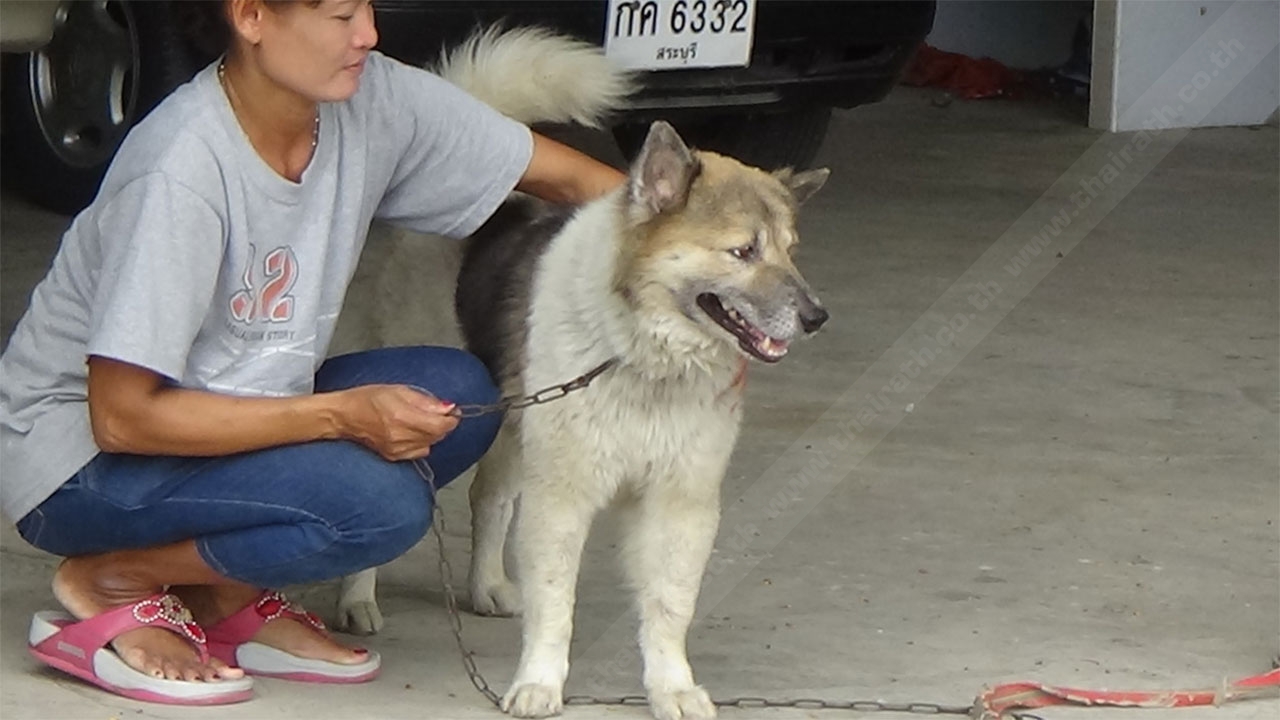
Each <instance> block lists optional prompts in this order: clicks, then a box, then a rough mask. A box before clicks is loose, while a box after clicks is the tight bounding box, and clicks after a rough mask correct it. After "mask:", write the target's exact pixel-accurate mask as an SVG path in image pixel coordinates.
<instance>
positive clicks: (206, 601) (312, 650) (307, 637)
mask: <svg viewBox="0 0 1280 720" xmlns="http://www.w3.org/2000/svg"><path fill="white" fill-rule="evenodd" d="M172 592H173V593H174V594H176V595H177V596H178V597H180V598H182V601H183V602H184V603H186V604H187V607H189V608H191V612H192V613H193V614H194V615H195V617H196V622H198V623H200V624H201V625H203V626H204V627H206V628H208V627H213V626H214V625H216V624H217V622H218V621H219V620H222V619H223V618H225V617H228V616H230V615H231V614H233V613H235V612H238V611H239V610H241V609H242V608H244V607H245V606H246V605H248V604H249V603H251V602H253V601H255V600H257V599H258V596H259V594H260V593H261V592H262V591H261V590H259V589H257V588H246V587H245V586H228V585H200V586H187V587H177V588H172ZM253 642H257V643H262V644H263V645H266V646H268V647H273V648H275V649H277V650H283V651H284V652H287V653H289V654H290V655H296V656H298V657H301V658H307V659H309V660H324V661H327V662H332V663H338V664H341V665H358V664H360V663H362V662H364V661H366V660H368V659H369V651H367V650H364V649H352V648H349V647H346V646H345V645H342V644H340V643H338V642H336V641H335V640H334V639H333V638H331V637H329V636H328V635H323V634H321V633H319V632H316V630H315V628H313V627H311V626H310V625H307V624H306V623H303V622H300V621H298V620H293V619H290V618H289V617H287V616H285V617H279V618H276V619H275V620H271V621H269V622H267V623H266V624H265V625H263V626H262V629H261V630H259V631H258V632H257V634H255V635H254V636H253Z"/></svg>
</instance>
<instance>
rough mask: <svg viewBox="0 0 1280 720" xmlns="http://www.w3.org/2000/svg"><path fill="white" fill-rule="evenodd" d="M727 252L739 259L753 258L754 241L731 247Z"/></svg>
mask: <svg viewBox="0 0 1280 720" xmlns="http://www.w3.org/2000/svg"><path fill="white" fill-rule="evenodd" d="M729 254H730V255H732V256H734V257H736V258H738V259H739V260H754V259H755V258H756V246H755V243H752V244H750V245H743V246H741V247H736V248H733V249H732V250H730V251H729Z"/></svg>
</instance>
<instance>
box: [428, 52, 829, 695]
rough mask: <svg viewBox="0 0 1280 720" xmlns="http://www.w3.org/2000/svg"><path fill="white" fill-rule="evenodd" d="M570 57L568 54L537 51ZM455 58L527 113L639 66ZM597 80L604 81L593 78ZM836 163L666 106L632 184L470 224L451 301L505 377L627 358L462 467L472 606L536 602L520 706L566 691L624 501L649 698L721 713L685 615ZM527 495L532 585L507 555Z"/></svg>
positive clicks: (620, 79) (626, 554)
mask: <svg viewBox="0 0 1280 720" xmlns="http://www.w3.org/2000/svg"><path fill="white" fill-rule="evenodd" d="M570 56H572V57H573V58H575V60H574V62H575V63H577V65H576V66H575V70H574V72H573V73H572V74H570V75H567V76H564V77H560V76H557V75H556V74H555V73H550V72H547V71H546V68H548V67H551V66H552V61H554V59H555V58H557V57H559V58H561V59H563V58H566V57H570ZM535 68H536V69H535ZM531 73H534V74H536V76H537V77H536V79H535V78H533V77H531V76H530V74H531ZM442 74H443V75H444V76H445V77H447V78H449V79H451V80H453V81H454V82H456V83H458V84H459V85H461V86H462V87H463V88H464V89H467V90H469V91H470V92H472V93H473V94H475V95H477V96H479V97H480V98H481V99H483V100H485V101H487V102H489V103H490V104H492V105H494V106H495V107H497V108H498V109H499V110H502V111H503V112H506V113H508V114H510V115H511V116H513V117H516V118H517V119H519V120H521V121H524V122H536V121H542V120H547V119H560V118H561V117H563V113H562V112H559V111H562V110H563V109H564V108H566V107H570V106H572V107H576V108H586V110H585V111H583V112H579V113H577V117H575V118H574V119H576V120H578V121H579V122H583V121H586V122H591V121H593V120H594V119H595V118H596V117H598V116H599V113H602V112H604V111H607V110H608V109H609V108H610V107H611V106H613V105H614V104H616V103H617V102H618V101H619V100H620V95H619V93H618V92H617V91H618V89H619V88H623V87H625V83H626V78H625V77H624V76H622V75H620V74H618V73H616V72H614V71H612V70H610V69H609V67H608V65H607V63H605V61H604V59H603V57H601V56H600V54H599V51H598V50H597V49H595V48H594V47H592V46H587V45H584V44H581V43H576V42H575V41H569V40H565V39H563V38H558V37H555V36H550V35H547V34H545V33H533V34H521V33H516V34H514V35H512V34H506V35H498V34H494V33H489V34H487V35H484V36H482V37H481V38H479V39H477V40H475V41H472V42H471V43H469V44H468V45H467V46H465V47H464V49H463V50H462V51H461V52H456V53H454V54H453V56H452V57H451V60H450V62H448V63H446V64H445V65H444V66H443V71H442ZM584 78H592V79H593V82H594V83H595V87H596V88H603V89H604V90H606V91H607V92H599V90H591V89H587V88H584V86H583V85H582V84H581V81H582V80H583V79H584ZM569 95H576V96H575V97H573V98H572V99H565V98H566V97H568V96H569ZM549 96H554V97H557V98H559V99H558V100H556V101H555V103H554V107H555V109H556V110H557V111H558V112H557V114H556V115H550V114H549V111H548V110H547V109H546V108H544V107H543V103H544V101H545V99H546V98H547V97H549ZM827 174H828V173H827V171H826V170H818V171H810V172H802V173H792V172H790V171H782V172H778V173H768V172H765V171H762V170H759V169H755V168H751V167H747V166H745V165H742V164H741V163H738V162H737V161H735V160H733V159H730V158H727V157H722V156H719V155H715V154H712V153H707V152H698V151H694V150H691V149H689V148H688V147H686V146H685V144H684V143H683V142H682V141H681V139H680V137H679V136H678V135H677V133H676V132H675V131H674V130H673V129H672V128H671V127H670V126H669V125H667V124H665V123H655V124H654V125H653V126H652V127H651V129H650V131H649V135H648V138H647V140H646V141H645V143H644V146H643V148H642V149H641V151H640V153H639V155H638V157H637V159H636V160H635V162H634V164H633V166H632V167H631V169H630V172H629V176H628V180H627V182H626V184H625V186H623V187H622V188H620V189H618V190H617V191H615V192H613V193H611V194H609V195H607V196H605V197H603V198H601V199H599V200H597V201H595V202H592V203H590V204H588V205H585V206H583V207H580V208H557V207H554V206H550V205H547V204H544V203H541V202H539V201H535V200H533V199H530V198H525V197H515V198H513V199H512V200H511V201H509V202H508V203H507V204H506V205H504V206H503V208H502V209H500V210H499V211H498V213H497V214H495V215H494V217H493V218H492V219H491V220H490V221H489V222H488V223H487V224H486V225H485V226H484V227H483V228H482V229H481V230H480V231H479V232H477V233H476V234H475V236H473V237H472V238H470V239H469V240H468V243H467V246H466V251H465V257H464V259H463V262H462V269H461V272H460V274H459V277H458V285H457V294H456V304H457V313H458V319H459V323H460V327H461V330H462V334H463V336H464V338H465V340H466V344H467V347H468V348H469V349H470V350H471V351H472V352H474V353H475V354H476V355H478V356H479V357H480V358H481V359H482V360H483V361H484V362H485V364H486V365H487V366H488V367H489V369H490V372H492V373H493V375H494V377H495V378H496V379H497V381H498V382H499V383H500V385H501V386H502V388H503V390H504V394H521V393H524V392H527V391H530V390H535V389H538V388H543V387H546V386H550V385H554V384H557V383H561V382H564V381H566V380H568V379H570V378H573V377H575V376H578V375H580V374H582V373H584V372H586V371H588V370H590V369H592V368H594V367H596V366H598V365H600V364H601V363H603V362H605V361H608V360H614V361H615V364H614V365H613V366H612V367H611V368H610V369H609V370H608V371H606V372H605V373H604V374H602V375H601V376H599V377H598V378H597V379H596V380H595V381H594V382H593V383H592V384H591V385H590V387H588V388H587V389H585V390H582V391H580V392H577V393H575V394H572V395H569V396H567V397H565V398H563V399H561V400H557V401H555V402H552V403H548V404H545V405H538V406H534V407H530V408H528V409H527V410H525V411H523V412H520V413H512V414H510V415H509V416H508V417H507V419H506V423H505V425H504V426H503V429H502V431H501V433H500V435H499V438H498V441H497V442H496V443H495V446H494V448H493V449H492V450H490V452H489V453H488V454H487V455H486V456H485V458H484V459H483V460H482V461H481V463H480V467H479V470H478V472H477V475H476V479H475V481H474V482H473V484H472V487H471V503H472V517H473V528H472V533H473V539H472V543H473V553H472V564H471V578H470V589H471V597H472V602H473V605H474V607H475V609H476V611H477V612H480V613H483V614H499V615H503V614H516V613H522V614H523V626H524V634H523V640H524V645H523V651H522V654H521V658H520V663H519V667H518V670H517V673H516V677H515V680H514V682H513V683H512V686H511V688H510V690H508V692H507V693H506V696H505V697H504V699H503V703H502V705H503V709H504V710H506V711H507V712H508V713H510V714H512V715H515V716H518V717H542V716H546V715H552V714H555V713H558V712H559V711H560V710H561V707H562V691H563V687H564V683H565V680H566V677H567V675H568V670H569V642H570V636H571V633H572V623H573V608H574V587H575V584H576V581H577V576H578V569H579V562H580V558H581V555H582V550H583V544H584V542H585V540H586V537H587V532H588V529H589V528H590V526H591V522H592V519H593V517H594V516H595V515H596V514H597V513H598V512H600V511H601V510H602V509H604V508H606V507H610V506H611V507H613V508H614V509H616V510H617V512H618V514H619V517H620V518H621V527H622V532H621V537H622V547H621V552H622V560H623V566H624V569H625V573H626V576H627V578H628V580H629V583H630V585H631V587H632V588H633V590H634V592H635V595H636V604H637V608H638V610H639V614H640V620H641V629H640V647H641V651H642V654H643V659H644V678H643V680H644V686H645V689H646V691H647V694H648V697H649V701H650V707H651V709H652V711H653V714H654V715H655V716H656V717H658V718H660V719H662V720H674V719H677V718H710V717H714V715H715V707H714V705H713V704H712V703H711V700H710V698H709V697H708V695H707V693H706V691H705V690H703V689H702V688H701V687H700V686H698V685H697V684H696V682H695V681H694V677H693V671H692V669H691V668H690V666H689V662H688V660H687V657H686V653H685V640H686V635H687V632H688V629H689V624H690V622H691V620H692V618H693V612H694V606H695V603H696V601H697V596H698V589H699V586H700V584H701V580H702V575H703V570H704V568H705V566H706V563H707V560H708V557H709V555H710V553H711V548H712V544H713V542H714V540H715V535H716V529H717V525H718V521H719V514H720V485H721V480H722V479H723V477H724V473H725V469H726V467H727V465H728V462H729V457H730V454H731V453H732V451H733V446H734V443H735V441H736V439H737V435H738V429H739V425H740V421H741V418H742V398H741V395H742V392H743V385H744V383H743V379H744V373H745V369H746V363H747V361H748V359H749V358H754V359H756V360H760V361H763V362H768V363H773V362H777V361H778V360H780V359H782V357H783V356H784V355H785V354H786V353H787V350H788V345H789V344H790V343H791V342H792V341H793V340H794V339H796V338H797V337H799V336H801V335H804V334H807V333H811V332H814V331H816V330H817V329H818V328H819V327H820V326H821V325H822V323H823V322H825V321H826V319H827V313H826V311H825V310H823V309H822V307H821V305H820V304H819V302H818V300H817V299H816V298H815V297H814V296H813V293H812V292H811V291H810V289H809V287H808V285H807V284H806V283H805V281H804V279H803V278H802V277H801V275H800V273H799V271H798V270H797V269H796V267H795V265H794V264H793V263H792V255H793V253H794V252H795V249H796V244H797V241H798V237H797V234H796V229H795V220H796V212H797V209H798V207H799V205H800V203H802V202H803V201H804V200H805V199H806V198H807V197H808V196H809V195H811V194H812V193H813V192H815V191H816V190H818V189H819V188H820V187H821V186H822V184H823V183H824V182H825V180H826V178H827ZM517 497H518V498H519V501H520V503H519V512H518V515H517V517H516V524H515V533H514V542H515V545H516V547H515V557H516V558H517V562H518V564H519V567H518V576H519V578H520V586H519V589H517V587H516V585H515V584H514V583H512V582H511V580H510V579H509V578H508V574H507V572H506V569H505V568H504V562H503V554H504V553H503V547H504V543H505V541H506V538H507V531H508V525H509V523H510V522H511V520H512V517H513V514H516V513H514V510H515V500H516V499H517Z"/></svg>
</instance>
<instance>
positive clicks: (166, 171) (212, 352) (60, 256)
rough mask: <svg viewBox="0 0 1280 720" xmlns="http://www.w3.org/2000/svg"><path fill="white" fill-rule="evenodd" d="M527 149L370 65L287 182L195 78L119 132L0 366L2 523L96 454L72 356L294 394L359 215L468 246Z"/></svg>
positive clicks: (358, 238) (316, 350) (444, 90)
mask: <svg viewBox="0 0 1280 720" xmlns="http://www.w3.org/2000/svg"><path fill="white" fill-rule="evenodd" d="M532 152H533V142H532V135H531V134H530V132H529V129H528V128H527V127H525V126H523V125H521V124H519V123H517V122H515V121H512V120H510V119H508V118H505V117H503V116H501V115H499V114H498V113H497V112H496V111H494V110H493V109H491V108H490V107H488V106H487V105H484V104H483V103H481V102H479V101H477V100H475V99H474V98H472V97H470V96H469V95H467V94H465V93H464V92H462V91H461V90H459V89H457V88H455V87H454V86H452V85H450V84H449V83H447V82H445V81H444V80H441V79H440V78H438V77H436V76H434V75H431V74H430V73H427V72H425V71H422V70H419V69H417V68H413V67H410V66H407V65H404V64H401V63H399V62H397V61H395V60H392V59H390V58H387V57H384V56H382V55H379V54H377V53H374V54H372V55H371V56H370V57H369V60H368V63H367V64H366V66H365V70H364V75H363V76H362V78H361V83H360V89H359V90H358V91H357V92H356V94H355V95H354V96H353V97H352V98H351V99H350V100H347V101H346V102H342V103H331V104H323V105H321V107H320V126H319V138H318V145H317V147H316V150H315V153H314V156H313V157H312V160H311V164H310V165H309V166H308V167H307V169H306V171H305V172H304V173H303V176H302V180H301V182H299V183H294V182H292V181H289V180H287V179H285V178H284V177H281V176H280V175H278V174H277V173H276V172H275V171H273V170H272V169H271V168H270V167H268V166H267V165H266V163H265V162H263V160H262V159H261V158H260V157H259V156H258V155H257V153H256V152H255V151H254V150H253V147H252V146H251V145H250V144H249V141H248V139H247V138H246V137H245V135H244V133H243V131H242V130H241V128H240V125H239V124H238V122H237V121H236V119H235V115H234V114H233V113H232V111H231V107H230V105H229V104H228V102H227V99H226V96H225V95H224V93H223V91H222V88H221V85H220V84H219V82H218V79H217V74H216V71H215V67H214V66H212V65H211V66H210V67H208V68H206V69H205V70H203V71H202V72H201V73H200V74H199V75H197V76H196V77H195V78H194V79H193V80H192V81H191V82H189V83H187V84H186V85H184V86H182V87H180V88H178V89H177V90H176V91H174V93H173V94H172V95H171V96H170V97H169V98H167V99H166V100H165V101H164V102H163V103H161V104H160V105H159V106H158V107H157V108H156V109H155V110H154V111H153V112H152V113H151V115H150V116H148V117H147V118H146V119H145V120H144V121H143V122H142V123H140V124H139V125H138V126H137V127H136V128H134V129H133V131H132V132H131V133H130V134H129V136H128V137H127V138H126V139H125V141H124V144H123V145H122V146H121V148H120V151H119V153H118V154H117V155H116V158H115V160H114V162H113V163H112V166H111V169H110V171H109V172H108V173H107V177H106V179H105V180H104V182H103V185H102V188H101V190H100V191H99V194H98V197H97V199H95V200H94V202H93V204H92V205H90V206H89V207H88V208H87V209H86V210H84V211H83V212H82V213H80V215H78V216H77V217H76V218H75V220H74V221H73V222H72V224H71V227H70V229H68V230H67V233H66V235H65V236H64V237H63V239H62V246H61V248H60V249H59V251H58V253H57V256H56V257H55V258H54V261H53V267H52V268H51V269H50V271H49V274H48V276H46V277H45V279H44V280H43V281H41V283H40V284H39V285H38V286H37V287H36V289H35V291H34V293H33V294H32V297H31V305H30V308H29V309H28V310H27V313H26V314H25V315H24V316H23V318H22V320H21V321H20V322H19V323H18V326H17V328H16V330H15V331H14V333H13V336H12V338H11V339H10V343H9V346H8V348H7V350H6V351H5V353H4V355H3V356H0V465H2V468H0V511H3V513H4V515H6V516H7V517H8V518H10V519H11V520H13V521H17V520H18V519H21V518H22V517H23V516H24V515H25V514H26V513H28V512H30V511H31V510H32V509H34V508H35V507H36V506H37V505H39V504H40V503H41V502H43V501H44V500H45V498H47V497H49V496H50V495H52V494H53V493H54V491H56V490H57V488H58V487H59V486H60V485H61V484H62V483H63V482H65V481H66V480H67V479H69V478H70V477H71V476H72V475H73V474H75V472H76V471H77V470H79V469H80V468H81V467H83V466H84V464H85V463H87V462H88V461H89V460H91V459H92V458H93V456H94V455H96V454H97V453H98V448H97V446H96V445H95V444H94V441H93V436H92V433H91V431H90V426H89V413H88V404H87V401H86V398H87V392H86V381H87V366H86V360H87V359H88V356H89V355H100V356H104V357H109V358H114V359H117V360H122V361H124V362H128V363H132V364H134V365H139V366H142V367H144V368H148V369H150V370H153V371H155V372H157V373H160V374H161V375H164V376H165V377H167V378H170V379H171V380H172V381H174V382H175V383H177V384H179V385H181V386H183V387H189V388H198V389H203V390H210V391H215V392H219V393H226V394H233V395H241V396H244V395H256V396H268V397H280V396H291V395H299V394H305V393H309V392H311V391H312V389H313V384H312V383H313V377H314V373H315V371H316V369H317V367H318V366H319V364H320V362H321V361H322V360H323V359H324V357H325V354H326V351H327V349H328V346H329V341H330V339H331V337H332V335H333V328H334V323H335V321H336V320H337V316H338V311H339V309H340V308H341V305H342V299H343V296H344V294H345V292H346V289H347V285H348V283H349V282H350V280H351V276H352V273H353V272H354V271H355V267H356V261H357V259H358V257H359V254H360V251H361V248H362V247H363V246H364V242H365V236H366V233H367V231H368V229H369V224H370V222H371V220H373V219H374V218H380V219H383V220H386V221H388V222H391V223H393V224H397V225H400V226H403V227H408V228H411V229H414V230H418V231H421V232H426V233H435V234H440V235H446V236H453V237H463V236H466V235H468V234H470V233H471V232H473V231H474V230H475V229H476V228H477V227H478V226H479V225H480V224H481V223H483V222H484V220H485V219H486V218H488V217H489V215H490V214H492V213H493V211H494V210H495V209H496V208H497V207H498V205H499V204H500V203H501V202H502V200H503V199H504V198H505V197H506V196H507V195H508V193H509V192H510V191H511V190H512V189H513V188H514V186H515V184H516V183H517V182H518V181H519V179H520V177H521V176H522V175H523V174H524V171H525V170H526V169H527V167H528V164H529V159H530V157H531V155H532Z"/></svg>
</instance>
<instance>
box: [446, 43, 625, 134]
mask: <svg viewBox="0 0 1280 720" xmlns="http://www.w3.org/2000/svg"><path fill="white" fill-rule="evenodd" d="M428 69H430V70H432V71H433V72H435V73H436V74H437V75H439V76H441V77H443V78H444V79H445V80H448V81H449V82H451V83H453V84H454V85H457V86H458V87H460V88H462V89H463V90H466V91H467V92H468V93H470V94H471V95H473V96H475V97H477V98H479V99H480V100H482V101H484V102H486V103H488V104H489V105H492V106H493V107H494V108H497V110H498V111H499V112H501V113H502V114H504V115H507V116H508V117H511V118H514V119H516V120H519V121H520V122H523V123H538V122H553V123H561V122H576V123H578V124H580V125H586V126H587V127H600V126H601V124H602V122H603V120H604V119H605V117H607V116H608V115H609V114H610V113H611V112H613V111H615V110H617V109H619V108H621V107H622V105H623V103H624V102H625V100H626V98H627V96H628V95H630V94H631V93H632V92H633V91H634V89H635V80H634V77H633V76H632V75H631V74H630V73H628V72H626V71H623V70H619V69H618V68H616V67H614V66H613V65H612V64H611V63H610V62H609V60H608V59H607V58H605V56H604V53H603V52H602V51H601V49H600V48H599V47H597V46H595V45H592V44H590V43H587V42H583V41H581V40H577V39H574V38H571V37H566V36H564V35H559V34H557V33H554V32H552V31H550V30H547V29H545V28H541V27H517V28H512V29H504V28H502V27H499V26H494V27H490V28H488V29H486V30H482V31H480V32H477V33H476V34H474V35H472V36H471V37H469V38H468V39H467V40H466V41H464V42H463V43H462V44H461V45H458V46H457V47H455V48H453V49H452V50H446V51H445V52H442V53H441V56H440V59H439V61H437V62H436V64H435V65H434V66H431V67H429V68H428Z"/></svg>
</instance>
